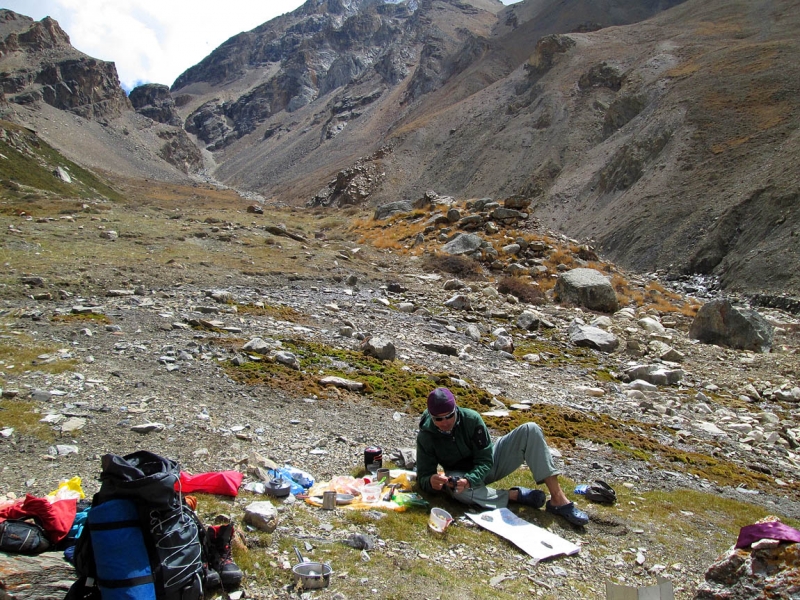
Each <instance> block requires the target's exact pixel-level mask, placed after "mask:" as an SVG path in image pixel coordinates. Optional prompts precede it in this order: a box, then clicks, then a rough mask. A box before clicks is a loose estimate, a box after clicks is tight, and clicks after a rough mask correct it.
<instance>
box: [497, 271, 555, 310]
mask: <svg viewBox="0 0 800 600" xmlns="http://www.w3.org/2000/svg"><path fill="white" fill-rule="evenodd" d="M497 291H498V292H500V293H501V294H511V295H512V296H515V297H516V298H517V299H518V300H519V301H520V302H527V303H528V304H533V305H535V306H541V305H542V304H546V303H547V297H546V296H545V294H544V292H543V291H542V288H541V287H539V286H538V285H534V284H531V283H527V282H525V281H522V279H520V278H519V277H503V278H502V279H501V280H500V281H498V282H497Z"/></svg>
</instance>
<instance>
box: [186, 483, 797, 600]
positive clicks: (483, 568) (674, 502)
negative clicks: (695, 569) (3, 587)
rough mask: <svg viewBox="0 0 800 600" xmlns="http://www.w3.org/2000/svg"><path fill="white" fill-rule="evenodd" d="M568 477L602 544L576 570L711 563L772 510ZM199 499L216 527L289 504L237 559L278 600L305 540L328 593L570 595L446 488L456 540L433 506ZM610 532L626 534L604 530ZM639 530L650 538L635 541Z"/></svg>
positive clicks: (556, 525)
mask: <svg viewBox="0 0 800 600" xmlns="http://www.w3.org/2000/svg"><path fill="white" fill-rule="evenodd" d="M560 480H561V484H562V488H563V489H564V490H565V491H566V493H567V496H568V498H570V499H571V500H574V501H577V502H578V503H579V504H580V505H581V506H582V507H584V508H587V509H588V510H589V511H590V513H591V514H592V522H591V523H590V524H589V526H588V527H587V532H588V533H594V534H595V535H594V536H593V537H592V538H591V543H589V544H586V545H584V546H583V548H582V550H581V553H580V555H579V557H580V558H578V557H572V558H570V557H568V558H563V559H561V560H563V561H565V562H566V563H568V564H570V565H572V566H573V567H574V566H575V565H576V564H578V563H576V562H575V561H580V560H583V561H589V562H590V563H591V562H594V561H603V560H607V557H608V556H609V555H615V556H619V557H620V558H619V559H620V560H623V561H624V562H626V563H629V564H630V565H631V566H633V565H634V559H635V555H636V552H635V547H636V546H646V547H647V561H648V563H649V564H664V565H675V564H679V563H683V562H684V561H685V558H686V557H687V556H695V557H696V556H698V554H701V555H702V557H701V558H700V559H699V562H700V563H701V564H703V563H706V564H710V563H711V561H713V560H714V559H715V558H716V557H717V556H718V555H719V554H720V553H722V552H723V551H725V550H726V549H727V548H729V547H730V546H731V544H732V543H733V541H734V540H735V539H736V536H737V534H738V531H739V529H740V528H741V527H743V526H744V525H747V524H750V523H753V522H755V521H757V520H758V519H761V518H763V517H765V516H767V514H769V513H768V511H767V510H766V509H764V508H761V507H757V506H753V505H750V504H745V503H743V502H738V501H736V500H732V499H727V498H723V497H721V496H719V495H717V494H713V493H703V492H698V491H693V490H685V489H678V490H673V491H652V492H649V491H648V492H640V491H638V490H637V489H636V488H635V487H630V488H629V487H626V486H624V485H622V482H619V481H609V483H610V484H611V485H612V486H613V487H614V488H615V490H616V491H617V497H618V501H617V503H616V504H614V505H612V506H607V505H599V504H591V503H588V502H587V501H586V500H585V499H584V498H583V497H581V496H578V495H575V494H573V493H572V492H571V490H572V489H574V485H575V482H573V481H571V480H569V479H568V478H563V477H562V478H560ZM493 485H494V486H495V487H496V488H498V489H508V488H509V487H512V486H528V487H530V486H533V485H534V484H533V482H532V481H531V476H530V473H529V472H528V470H527V469H521V470H518V471H515V472H514V473H512V474H511V475H510V476H508V477H506V478H505V479H503V480H501V481H499V482H496V483H495V484H493ZM197 496H198V509H197V510H198V514H199V515H200V517H201V519H202V520H203V521H204V522H206V523H208V524H212V520H213V518H214V517H215V516H217V515H220V514H223V515H226V516H230V517H232V519H233V521H234V523H236V524H237V526H238V527H239V528H240V529H243V526H242V518H243V514H244V509H245V507H246V506H247V505H248V504H250V503H251V502H253V501H265V500H266V501H270V502H273V503H274V504H275V505H276V506H278V507H279V513H278V515H279V524H278V528H277V529H276V530H275V531H274V532H273V533H265V532H259V531H255V530H249V529H248V530H246V533H245V537H246V543H247V547H246V549H245V548H237V547H236V545H234V548H233V557H234V560H235V562H236V563H237V565H238V566H239V567H240V568H241V569H242V571H243V572H244V573H245V582H244V584H245V585H246V586H249V587H251V588H253V587H255V588H256V589H263V590H270V591H271V592H272V594H273V595H278V594H279V593H281V592H290V591H291V592H295V590H293V577H292V571H291V567H292V566H293V565H295V564H296V563H297V562H298V561H297V558H296V556H295V552H294V548H295V547H297V548H298V549H299V550H300V551H301V553H302V554H303V556H304V557H305V558H307V559H309V560H312V561H316V562H323V563H328V564H330V566H331V568H332V569H333V572H334V574H333V576H332V577H331V583H330V587H329V589H328V590H326V592H325V593H326V594H336V593H339V594H341V595H343V596H344V597H348V598H363V597H366V596H372V595H375V594H376V593H377V594H379V595H380V596H381V597H386V598H422V597H423V596H422V595H420V594H419V593H418V592H419V590H420V589H424V590H425V594H424V597H426V598H448V597H453V591H454V590H457V591H458V593H457V595H458V597H460V598H468V599H471V598H476V599H477V598H487V597H492V598H495V599H498V600H505V599H511V598H519V597H528V596H530V595H531V589H532V587H536V589H539V586H538V585H537V584H536V583H535V580H537V579H539V580H546V581H548V582H551V583H552V584H553V587H552V588H551V589H550V590H542V592H543V594H542V595H539V596H538V597H540V598H552V599H557V598H559V597H562V596H561V594H560V590H559V585H561V584H559V582H558V581H556V580H554V579H552V578H548V577H547V574H549V573H550V571H549V569H550V567H549V563H542V564H539V565H537V564H532V563H530V562H529V557H528V556H527V555H526V554H524V553H523V552H522V551H521V550H519V549H518V548H516V547H515V546H514V545H512V544H510V543H509V542H507V541H505V540H504V539H502V538H501V537H499V536H496V535H494V534H493V533H491V532H489V531H487V530H484V529H482V528H480V527H477V526H473V525H472V524H471V523H472V522H471V521H470V520H469V519H464V518H463V517H464V515H465V513H466V510H467V509H466V507H465V506H464V505H461V504H459V503H456V502H453V501H451V500H449V499H447V498H446V497H444V496H441V495H430V496H427V498H428V500H429V501H430V502H431V506H439V507H441V508H444V509H445V510H447V511H448V512H449V513H450V514H451V515H452V516H453V517H455V518H456V522H455V523H454V524H453V525H451V526H450V528H449V529H448V531H447V533H446V534H444V535H438V534H433V533H431V532H430V531H429V529H428V526H427V520H428V510H427V509H424V508H418V507H412V508H409V509H408V510H407V511H405V512H391V511H375V512H377V513H379V514H380V515H382V516H381V518H376V517H375V516H374V515H373V514H371V513H369V512H362V511H352V510H342V509H339V510H336V511H324V510H321V509H319V508H314V507H310V506H309V505H307V504H305V503H302V502H298V503H295V504H283V503H282V502H280V501H277V500H268V499H267V498H265V497H263V496H255V495H253V494H250V493H247V492H244V493H242V494H241V495H240V496H239V497H238V498H236V499H221V498H219V497H214V496H209V495H206V494H197ZM511 509H512V511H513V512H515V513H516V514H518V515H519V516H520V517H522V518H523V519H525V520H527V521H529V522H531V523H533V524H535V525H538V526H539V527H543V528H546V529H551V530H553V531H554V532H555V533H557V534H559V535H565V536H566V537H567V538H569V539H571V540H576V539H578V540H580V538H582V537H583V536H584V533H583V532H576V531H574V530H571V529H562V528H564V527H565V525H564V524H563V521H561V520H560V519H559V518H558V517H554V516H552V515H550V514H548V513H546V512H545V511H543V510H534V509H531V508H527V507H520V506H519V505H512V507H511ZM782 520H783V522H785V523H786V524H788V525H790V526H794V527H797V526H798V524H799V523H798V522H797V520H795V519H789V518H782ZM665 524H668V526H665ZM608 528H611V529H612V531H614V532H615V533H614V534H613V535H612V534H608V535H604V534H605V533H606V531H605V530H606V529H608ZM631 530H637V531H638V532H639V533H637V534H636V535H635V537H631V536H632V534H631ZM698 532H702V540H700V539H697V535H698ZM352 534H361V535H369V536H370V537H372V538H373V539H374V540H376V541H377V542H378V545H377V546H376V547H375V548H374V549H372V550H370V551H369V552H368V557H369V560H368V561H367V560H365V559H364V558H363V555H362V552H361V551H360V550H358V549H354V548H351V547H349V546H347V545H346V544H344V543H342V542H343V541H344V540H346V539H347V538H348V536H350V535H352ZM620 536H622V537H620ZM700 542H702V543H700ZM630 547H634V550H631V549H630ZM454 561H458V565H459V569H458V570H454V569H451V568H449V567H448V565H450V564H453V563H454ZM565 566H567V565H565ZM567 568H569V567H568V566H567ZM501 574H502V575H505V576H506V578H505V579H504V578H502V577H500V580H501V581H499V582H495V583H494V584H493V585H492V584H491V583H490V582H491V580H492V578H494V577H496V576H497V575H501ZM698 575H699V574H698ZM629 584H630V582H629ZM563 585H570V586H571V587H570V589H571V591H572V593H573V595H574V592H575V591H580V592H581V593H583V594H584V597H586V598H599V597H602V596H603V594H604V591H603V590H604V581H577V582H576V581H575V579H574V578H571V579H569V580H568V581H567V580H565V581H564V583H563ZM576 585H577V586H581V588H577V587H575V586H576Z"/></svg>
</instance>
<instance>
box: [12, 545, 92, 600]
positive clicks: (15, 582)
mask: <svg viewBox="0 0 800 600" xmlns="http://www.w3.org/2000/svg"><path fill="white" fill-rule="evenodd" d="M77 578H78V576H77V574H76V573H75V567H73V566H72V565H71V564H69V563H68V562H67V561H66V560H64V553H63V552H61V551H59V552H43V553H42V554H37V555H36V556H24V555H22V554H13V553H6V552H0V598H14V599H15V600H56V599H58V600H61V598H63V597H64V595H65V594H66V593H67V590H68V589H69V586H70V585H72V582H73V581H74V580H75V579H77Z"/></svg>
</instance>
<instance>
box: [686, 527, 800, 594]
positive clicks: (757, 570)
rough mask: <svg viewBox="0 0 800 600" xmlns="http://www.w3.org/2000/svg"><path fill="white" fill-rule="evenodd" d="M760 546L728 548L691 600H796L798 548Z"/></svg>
mask: <svg viewBox="0 0 800 600" xmlns="http://www.w3.org/2000/svg"><path fill="white" fill-rule="evenodd" d="M760 542H768V543H766V544H762V543H760ZM760 542H756V543H755V544H753V546H755V548H753V547H751V548H735V547H734V548H731V549H730V550H729V551H728V552H727V553H726V554H725V555H724V556H722V557H721V558H720V559H719V560H718V561H717V562H715V563H714V564H713V565H711V566H710V567H709V568H708V571H706V574H705V581H703V583H702V584H700V586H699V587H698V588H697V591H696V592H695V596H694V599H695V600H723V599H724V600H728V599H730V598H736V600H756V599H757V598H797V593H798V585H797V581H798V580H800V544H788V543H774V542H773V541H771V540H760Z"/></svg>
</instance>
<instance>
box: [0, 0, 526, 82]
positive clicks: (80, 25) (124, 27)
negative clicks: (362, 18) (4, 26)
mask: <svg viewBox="0 0 800 600" xmlns="http://www.w3.org/2000/svg"><path fill="white" fill-rule="evenodd" d="M304 1H305V0H224V1H223V2H219V1H218V0H3V2H2V5H1V6H2V8H8V9H10V10H13V11H14V12H17V13H20V14H22V15H25V16H28V17H31V18H32V19H35V20H37V21H38V20H40V19H43V18H44V17H46V16H50V17H52V18H54V19H55V20H56V21H58V23H59V25H61V28H62V29H63V30H64V31H66V32H67V34H68V35H69V37H70V41H71V42H72V45H73V46H74V47H75V48H77V49H78V50H80V51H81V52H83V53H85V54H88V55H89V56H92V57H94V58H99V59H102V60H108V61H113V62H114V63H115V64H116V66H117V73H118V74H119V78H120V83H121V84H122V87H123V88H125V89H126V90H128V91H130V90H131V89H132V88H134V87H136V86H137V85H139V84H141V83H163V84H165V85H172V83H173V82H174V81H175V79H176V78H177V77H178V75H180V74H181V73H183V72H184V71H185V70H186V69H188V68H189V67H191V66H193V65H196V64H197V63H199V62H200V61H201V60H202V59H203V58H205V57H206V56H208V55H209V54H210V53H211V51H212V50H214V48H216V47H217V46H219V45H220V44H222V43H223V42H224V41H225V40H227V39H228V38H230V37H231V36H233V35H236V34H237V33H241V32H242V31H249V30H251V29H253V28H255V27H257V26H259V25H261V24H262V23H265V22H266V21H269V20H270V19H272V18H274V17H277V16H279V15H282V14H284V13H287V12H291V11H293V10H294V9H295V8H297V7H298V6H300V5H301V4H303V2H304ZM514 1H516V0H503V2H504V3H505V4H512V3H513V2H514Z"/></svg>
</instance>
